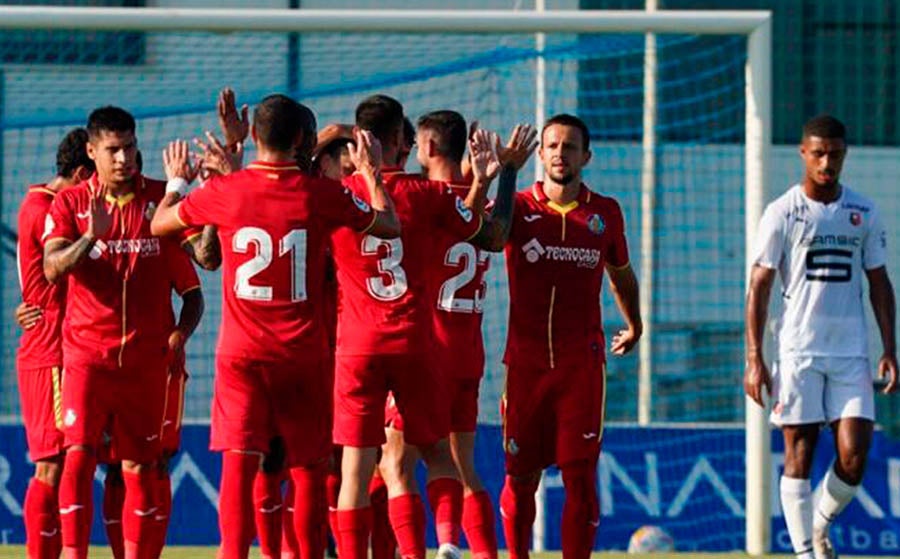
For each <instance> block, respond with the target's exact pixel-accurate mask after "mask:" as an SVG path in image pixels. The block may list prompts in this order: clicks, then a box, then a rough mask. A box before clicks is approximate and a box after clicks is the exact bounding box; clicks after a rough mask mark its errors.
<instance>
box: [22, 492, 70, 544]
mask: <svg viewBox="0 0 900 559" xmlns="http://www.w3.org/2000/svg"><path fill="white" fill-rule="evenodd" d="M24 505H25V506H24V507H23V508H24V511H23V512H24V515H25V541H26V543H27V545H26V549H27V553H28V556H29V557H31V558H32V559H56V558H57V557H59V553H60V551H61V550H62V533H61V532H60V526H59V502H58V499H57V491H56V488H55V487H53V486H52V485H47V484H46V483H44V482H43V481H41V480H39V479H37V478H31V482H30V483H29V484H28V490H27V491H26V492H25V503H24Z"/></svg>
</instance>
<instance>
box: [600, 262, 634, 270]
mask: <svg viewBox="0 0 900 559" xmlns="http://www.w3.org/2000/svg"><path fill="white" fill-rule="evenodd" d="M606 267H607V268H609V269H610V270H617V271H618V270H624V269H626V268H631V262H626V263H624V264H622V265H621V266H613V265H612V264H607V265H606Z"/></svg>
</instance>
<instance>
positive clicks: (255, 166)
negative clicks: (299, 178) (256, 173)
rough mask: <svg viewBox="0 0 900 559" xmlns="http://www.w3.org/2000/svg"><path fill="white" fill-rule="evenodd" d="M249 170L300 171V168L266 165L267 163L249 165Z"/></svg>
mask: <svg viewBox="0 0 900 559" xmlns="http://www.w3.org/2000/svg"><path fill="white" fill-rule="evenodd" d="M247 168H248V169H258V170H260V171H299V170H300V167H297V166H296V165H284V166H278V165H266V164H265V163H251V164H249V165H247Z"/></svg>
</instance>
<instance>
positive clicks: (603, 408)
mask: <svg viewBox="0 0 900 559" xmlns="http://www.w3.org/2000/svg"><path fill="white" fill-rule="evenodd" d="M600 381H601V387H602V389H603V396H602V398H601V400H600V402H601V403H600V426H599V427H598V428H597V442H603V428H604V427H605V426H606V425H604V423H605V422H604V420H603V419H604V418H605V417H606V363H604V364H603V365H601V367H600Z"/></svg>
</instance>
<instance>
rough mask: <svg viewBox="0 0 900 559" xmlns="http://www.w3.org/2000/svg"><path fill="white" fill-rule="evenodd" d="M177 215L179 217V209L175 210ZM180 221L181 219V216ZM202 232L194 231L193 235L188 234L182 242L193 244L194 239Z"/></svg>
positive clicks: (183, 243)
mask: <svg viewBox="0 0 900 559" xmlns="http://www.w3.org/2000/svg"><path fill="white" fill-rule="evenodd" d="M175 217H178V211H177V210H176V211H175ZM178 221H181V219H180V218H179V219H178ZM182 225H183V224H182ZM202 234H203V233H202V232H201V233H194V234H193V235H188V236H187V237H186V238H185V239H184V240H183V241H181V244H182V245H185V244H191V243H193V242H194V239H196V238H197V237H199V236H200V235H202Z"/></svg>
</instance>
